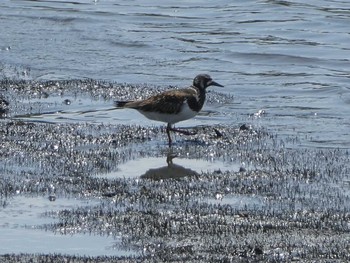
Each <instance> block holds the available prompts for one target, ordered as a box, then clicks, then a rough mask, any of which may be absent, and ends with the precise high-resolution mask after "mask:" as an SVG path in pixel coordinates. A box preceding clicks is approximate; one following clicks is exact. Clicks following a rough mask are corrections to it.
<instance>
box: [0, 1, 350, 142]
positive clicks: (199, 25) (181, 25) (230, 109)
mask: <svg viewBox="0 0 350 263" xmlns="http://www.w3.org/2000/svg"><path fill="white" fill-rule="evenodd" d="M349 18H350V3H349V2H348V1H308V2H307V3H304V1H225V0H223V1H215V3H212V2H208V3H207V2H202V1H191V3H179V2H177V1H162V2H161V3H157V4H152V3H146V2H144V1H133V2H129V1H118V2H116V1H112V0H106V1H81V0H78V1H9V0H3V1H1V3H0V21H1V29H0V50H1V51H0V57H1V67H2V70H1V74H2V75H3V77H4V76H6V77H14V75H15V76H16V77H19V78H28V79H45V80H47V79H48V80H56V79H72V78H78V79H81V78H93V79H102V80H107V81H116V82H122V83H124V82H127V83H138V84H139V83H149V84H156V85H162V86H167V85H177V86H185V85H188V84H190V83H191V81H192V79H193V77H194V76H195V75H196V74H197V73H200V72H207V73H210V74H211V75H212V77H213V78H214V79H215V80H217V81H218V82H220V83H222V84H224V85H225V88H224V89H223V90H220V92H224V93H229V94H233V95H234V100H233V101H232V103H226V105H214V106H212V105H209V106H208V107H207V109H209V110H214V111H215V112H217V114H216V116H217V115H218V116H219V118H217V119H215V118H214V119H212V123H220V122H221V123H222V122H224V123H228V124H230V123H232V124H234V123H237V122H247V116H248V115H253V116H254V114H255V113H258V112H259V111H261V110H263V111H264V113H265V114H263V115H258V116H257V118H255V119H254V118H252V119H251V121H252V123H253V125H263V126H267V127H271V129H272V130H277V131H278V132H279V133H280V134H282V135H283V134H287V135H290V134H291V135H300V136H301V137H307V141H308V143H310V144H311V145H313V146H317V147H349V145H350V144H349V136H348V131H349V128H350V120H349V117H348V116H349V112H350V109H349V105H350V84H349V77H350V63H349V49H350V46H349V43H350V35H349V26H348V22H349ZM78 110H79V108H78ZM131 114H132V113H131ZM128 118H129V116H128V115H127V118H126V119H128ZM134 118H139V119H141V118H143V117H142V116H140V115H138V114H132V115H131V116H130V119H134ZM117 119H118V118H117ZM119 119H120V118H119ZM124 119H125V118H124ZM90 120H91V119H90ZM202 120H203V121H204V119H202ZM112 122H113V121H112ZM190 123H191V122H188V124H190ZM200 123H201V119H200V118H199V123H196V125H197V124H200ZM184 125H186V123H184ZM308 143H306V144H308Z"/></svg>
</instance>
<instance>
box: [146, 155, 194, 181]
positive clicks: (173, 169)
mask: <svg viewBox="0 0 350 263" xmlns="http://www.w3.org/2000/svg"><path fill="white" fill-rule="evenodd" d="M176 157H177V155H176V154H173V153H172V152H171V151H170V152H168V155H167V158H166V162H167V164H168V165H166V166H163V167H160V168H154V169H149V170H148V171H147V172H146V173H145V174H143V175H141V178H143V179H153V180H163V179H179V178H182V177H186V176H187V177H190V176H195V177H198V176H199V174H198V173H197V172H196V171H193V170H191V169H188V168H185V167H183V166H181V165H178V164H174V163H173V159H174V158H176Z"/></svg>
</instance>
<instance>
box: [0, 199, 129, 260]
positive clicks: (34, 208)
mask: <svg viewBox="0 0 350 263" xmlns="http://www.w3.org/2000/svg"><path fill="white" fill-rule="evenodd" d="M6 202H7V204H6V206H5V207H2V208H1V209H0V232H1V235H0V243H1V244H2V245H1V247H0V254H7V253H34V254H35V253H47V252H50V253H62V254H71V255H87V256H100V255H109V256H111V255H114V256H115V255H119V256H130V255H132V252H131V251H127V250H123V249H121V248H118V243H119V244H120V241H119V240H118V239H117V238H113V237H108V236H107V237H106V236H101V235H98V234H94V233H87V234H74V235H73V234H70V233H53V232H52V231H45V230H43V229H40V228H39V226H40V225H42V224H49V223H52V221H53V220H52V218H48V217H46V216H44V213H45V212H48V211H51V212H54V211H60V210H64V209H73V208H77V207H83V206H89V205H95V204H97V201H91V200H77V199H67V198H57V199H56V200H55V201H54V202H50V201H49V199H48V198H44V197H24V196H17V197H14V198H12V199H7V201H6ZM43 241H44V242H43Z"/></svg>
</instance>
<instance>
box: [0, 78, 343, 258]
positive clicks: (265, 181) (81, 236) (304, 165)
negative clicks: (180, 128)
mask: <svg viewBox="0 0 350 263" xmlns="http://www.w3.org/2000/svg"><path fill="white" fill-rule="evenodd" d="M1 87H2V89H3V90H4V91H6V92H3V93H2V95H3V103H2V104H1V105H2V119H1V120H0V121H1V126H0V136H1V148H0V151H1V152H0V155H1V160H0V174H1V184H0V194H1V199H0V201H1V210H0V211H1V214H2V218H1V222H2V225H1V226H0V230H1V233H4V234H1V236H0V240H1V244H3V245H2V248H1V250H0V254H1V256H0V259H1V261H2V262H28V261H30V260H32V261H33V262H41V261H49V262H50V261H63V260H65V261H69V262H81V261H84V262H139V261H143V262H147V261H148V262H154V261H158V262H161V261H162V262H183V261H189V262H203V261H206V262H214V261H223V262H230V261H242V262H259V261H265V262H289V261H293V260H294V261H303V262H329V261H334V262H347V261H349V260H350V241H349V240H350V231H349V230H350V200H349V194H350V181H349V174H350V167H349V161H350V160H349V159H350V158H349V152H348V150H347V149H339V148H320V147H312V148H311V147H305V146H303V145H306V144H307V138H305V137H298V136H296V135H284V136H281V135H278V133H277V132H276V131H275V130H273V129H269V127H265V126H264V125H259V126H254V125H251V124H250V123H248V122H249V118H247V123H246V124H242V123H240V124H237V125H213V124H208V125H202V126H193V127H189V128H190V129H191V130H193V131H196V132H197V134H196V135H192V136H183V135H176V136H175V141H176V142H175V144H174V146H173V147H172V148H171V149H169V148H168V147H167V141H166V135H165V133H164V128H163V126H161V125H159V126H156V125H154V126H149V125H136V124H128V123H126V124H123V121H122V120H121V121H120V122H119V123H108V122H105V121H104V122H97V121H95V122H88V121H76V118H77V117H76V116H77V115H79V114H85V115H84V116H88V115H89V114H90V113H89V112H88V113H87V111H85V110H84V108H82V109H80V111H77V112H76V113H75V114H76V115H75V117H74V120H71V119H69V118H66V117H67V116H71V115H69V114H68V115H67V114H64V113H65V112H69V111H70V110H71V108H69V105H70V103H71V101H73V100H76V101H79V100H81V101H83V102H85V101H86V100H88V101H90V102H91V104H90V108H91V105H93V106H96V107H97V108H98V110H96V111H94V114H98V112H99V111H102V112H103V113H104V114H105V113H110V112H112V111H110V108H109V107H110V105H112V101H113V99H114V98H130V96H136V97H137V96H147V95H148V94H143V93H144V92H145V90H142V89H139V88H138V87H137V86H132V85H119V84H115V83H104V82H98V81H93V80H88V81H86V80H84V81H55V82H35V81H9V80H3V81H2V83H1ZM163 88H164V87H163ZM163 88H162V87H148V88H147V89H146V90H147V92H150V93H154V92H157V91H158V90H159V89H163ZM130 90H132V91H133V93H132V94H133V95H131V93H130V92H129V91H130ZM67 97H69V98H70V99H67ZM230 99H232V98H231V97H229V95H224V94H220V93H213V94H211V99H209V101H208V103H209V107H210V104H211V103H215V101H216V102H217V101H218V102H219V103H225V101H229V100H230ZM83 104H84V105H85V103H83ZM108 105H109V106H108ZM81 107H84V106H81ZM86 114H87V115H86ZM59 115H61V116H65V117H64V118H61V119H62V121H59V120H60V117H59ZM50 119H52V120H55V121H52V122H50V121H49V120H50ZM84 120H86V119H84ZM150 163H151V164H150ZM128 164H129V165H130V167H129V168H128ZM55 237H56V238H55ZM11 238H12V239H11ZM40 239H41V240H42V241H43V242H37V243H40V244H41V246H43V245H42V243H46V244H47V246H43V247H39V246H36V245H35V240H40ZM23 240H28V242H27V244H30V245H28V246H27V247H26V246H25V244H23V243H25V242H23ZM33 240H34V244H33V243H30V242H33ZM45 240H47V242H45ZM84 242H85V243H84ZM94 244H95V245H94ZM62 248H63V249H62ZM83 248H85V250H84V249H83ZM86 248H88V249H86ZM11 249H12V250H11Z"/></svg>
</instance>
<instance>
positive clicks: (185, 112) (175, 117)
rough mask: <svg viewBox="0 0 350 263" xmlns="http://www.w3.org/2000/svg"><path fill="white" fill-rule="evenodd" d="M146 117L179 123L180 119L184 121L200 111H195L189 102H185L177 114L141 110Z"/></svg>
mask: <svg viewBox="0 0 350 263" xmlns="http://www.w3.org/2000/svg"><path fill="white" fill-rule="evenodd" d="M139 112H140V113H142V114H143V115H144V116H145V117H147V118H148V119H150V120H154V121H161V122H166V123H171V124H174V123H177V122H179V121H184V120H188V119H191V118H193V117H194V116H196V115H197V113H198V112H196V111H193V110H191V109H190V107H188V105H187V103H185V104H184V106H183V107H182V109H181V111H180V112H179V113H177V114H167V113H159V112H149V111H147V112H146V111H139Z"/></svg>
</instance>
